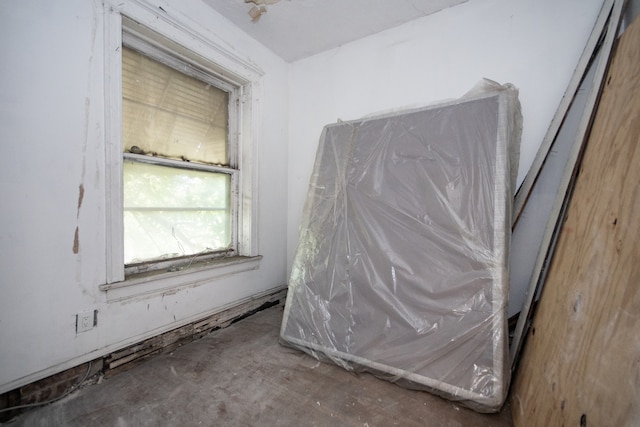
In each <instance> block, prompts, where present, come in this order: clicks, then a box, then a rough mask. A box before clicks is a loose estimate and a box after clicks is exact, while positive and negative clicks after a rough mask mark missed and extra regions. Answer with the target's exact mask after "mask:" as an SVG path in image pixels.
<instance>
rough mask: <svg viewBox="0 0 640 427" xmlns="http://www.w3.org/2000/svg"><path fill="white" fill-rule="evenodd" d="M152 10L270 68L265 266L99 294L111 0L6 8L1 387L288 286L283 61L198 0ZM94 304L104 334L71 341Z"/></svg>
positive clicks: (0, 65)
mask: <svg viewBox="0 0 640 427" xmlns="http://www.w3.org/2000/svg"><path fill="white" fill-rule="evenodd" d="M129 1H130V0H122V2H129ZM149 3H150V4H151V5H152V6H153V8H154V9H155V10H159V9H158V6H163V8H164V9H165V10H168V11H170V13H176V14H179V15H180V19H181V20H182V21H183V22H187V23H190V26H191V27H192V28H199V27H200V26H201V27H206V28H208V29H209V30H207V31H206V32H205V34H204V36H205V37H206V38H209V39H210V40H214V41H216V43H217V44H218V45H222V46H223V48H224V49H225V50H227V51H229V52H231V53H232V54H234V55H238V56H239V57H241V58H242V59H245V60H247V61H251V62H253V63H254V64H256V66H257V67H259V68H261V69H262V70H263V71H264V73H265V74H264V76H263V79H262V100H261V105H262V113H261V114H262V120H261V122H260V123H259V129H260V132H261V146H260V147H259V148H258V153H259V154H258V159H257V163H258V167H259V178H260V179H259V181H260V184H259V189H258V190H259V191H258V195H257V196H258V198H259V214H258V224H259V227H260V228H259V251H260V254H262V255H264V259H263V260H262V261H261V264H260V268H259V269H258V270H255V271H250V272H246V273H240V274H236V275H234V276H231V277H226V278H223V279H218V280H215V281H212V282H210V283H204V284H200V285H199V286H196V287H192V288H188V289H183V290H180V291H178V292H177V293H175V294H173V295H165V296H155V297H148V298H139V299H135V300H128V301H125V302H117V303H107V302H106V296H105V294H104V292H102V291H100V290H99V289H98V286H99V285H100V284H103V283H105V274H106V272H105V270H106V269H105V264H106V263H105V251H106V248H105V168H106V165H105V141H104V129H105V125H106V123H105V119H104V116H105V114H104V108H103V107H104V83H103V82H104V64H103V55H104V53H103V46H104V28H103V9H102V2H101V1H99V0H94V1H87V0H21V1H13V2H1V3H0V39H1V40H2V43H0V58H1V59H0V76H1V79H0V141H1V144H2V154H1V157H0V200H1V201H0V203H1V206H2V207H1V209H0V392H4V391H7V390H10V389H12V388H14V387H17V386H20V385H23V384H25V383H28V382H31V381H34V380H37V379H39V378H42V377H44V376H47V375H49V374H52V373H55V372H57V371H60V370H63V369H66V368H68V367H70V366H74V365H76V364H79V363H82V362H84V361H87V360H89V359H92V358H94V357H99V356H101V355H103V354H105V352H107V351H109V350H114V349H116V348H118V347H122V346H126V345H128V344H129V343H132V342H136V341H138V340H140V339H144V338H147V337H149V336H151V335H153V334H157V333H160V332H163V331H166V330H169V329H172V328H174V327H177V326H179V325H181V324H185V323H188V322H189V321H192V320H196V319H197V318H199V317H203V316H205V315H207V314H209V313H211V312H213V311H215V310H216V309H219V308H220V307H223V306H225V305H227V304H229V303H232V302H234V301H238V300H241V299H243V298H246V297H249V296H251V295H254V294H256V293H260V292H263V291H266V290H269V289H273V288H277V287H279V286H282V285H284V284H285V282H286V277H285V271H286V244H285V235H286V232H287V230H286V214H285V212H284V209H283V206H286V204H287V196H286V192H285V191H282V189H283V188H286V186H287V184H286V179H287V170H286V167H285V166H284V165H286V161H287V155H288V152H287V138H288V137H287V132H288V129H287V126H286V123H287V120H288V117H287V99H288V95H287V91H288V65H287V64H286V63H285V62H284V61H282V60H281V59H280V58H278V57H277V56H275V55H274V54H272V53H271V52H270V51H268V50H267V49H265V48H264V47H262V46H261V45H259V44H258V43H257V42H255V41H254V40H252V39H250V38H249V37H247V36H246V35H245V34H244V33H242V32H240V31H239V30H238V29H237V28H235V27H234V26H232V25H231V24H229V23H228V21H226V20H224V19H223V18H221V17H220V16H219V15H217V14H216V13H214V12H213V11H212V10H211V9H210V8H209V7H207V6H205V5H204V4H203V3H201V2H200V1H199V0H186V1H180V2H177V1H174V2H171V5H170V6H169V5H167V4H166V3H164V2H163V1H162V0H150V1H149ZM158 13H162V12H158ZM81 184H82V185H83V186H84V189H85V193H84V199H83V201H82V205H81V207H80V208H78V194H79V186H80V185H81ZM76 227H78V230H79V232H78V236H79V251H78V253H77V254H75V253H74V251H73V244H74V235H75V230H76ZM94 309H97V310H99V323H98V326H97V328H95V329H94V330H92V331H88V332H85V333H81V334H78V335H76V333H75V314H76V313H78V312H80V311H85V310H94Z"/></svg>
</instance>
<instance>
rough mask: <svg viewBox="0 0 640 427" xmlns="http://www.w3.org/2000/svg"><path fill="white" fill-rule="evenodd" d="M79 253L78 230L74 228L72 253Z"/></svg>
mask: <svg viewBox="0 0 640 427" xmlns="http://www.w3.org/2000/svg"><path fill="white" fill-rule="evenodd" d="M79 251H80V230H79V229H78V227H76V232H75V234H74V236H73V253H74V254H77V253H78V252H79Z"/></svg>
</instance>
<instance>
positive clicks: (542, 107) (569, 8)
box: [287, 0, 602, 269]
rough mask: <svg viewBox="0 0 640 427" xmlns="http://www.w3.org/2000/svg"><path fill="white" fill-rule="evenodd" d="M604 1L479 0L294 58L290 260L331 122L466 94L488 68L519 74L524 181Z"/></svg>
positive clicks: (492, 74)
mask: <svg viewBox="0 0 640 427" xmlns="http://www.w3.org/2000/svg"><path fill="white" fill-rule="evenodd" d="M601 4H602V0H563V1H560V2H558V1H557V0H520V1H511V0H483V1H470V2H467V3H465V4H462V5H460V6H456V7H453V8H450V9H446V10H444V11H441V12H439V13H436V14H434V15H430V16H426V17H424V18H421V19H418V20H415V21H412V22H410V23H408V24H405V25H402V26H400V27H396V28H394V29H391V30H388V31H384V32H382V33H378V34H376V35H373V36H370V37H367V38H365V39H362V40H359V41H356V42H353V43H349V44H347V45H344V46H342V47H340V48H337V49H334V50H331V51H328V52H324V53H321V54H318V55H315V56H313V57H310V58H307V59H303V60H300V61H297V62H294V63H293V64H292V66H291V70H290V73H291V74H290V79H291V84H290V94H291V97H290V111H291V114H290V119H289V138H290V140H289V158H290V159H292V161H290V162H289V192H288V197H289V205H288V220H289V224H288V234H287V236H288V246H287V247H288V253H289V255H288V262H289V264H288V269H290V268H291V261H292V259H293V255H294V253H295V248H296V243H297V240H298V226H299V224H300V218H301V215H302V209H303V204H304V200H305V197H306V194H307V186H308V182H309V178H310V174H311V170H312V166H313V161H314V156H315V151H316V148H317V143H318V137H319V136H320V132H321V131H322V127H323V126H324V125H325V124H328V123H333V122H336V120H337V119H342V120H351V119H357V118H360V117H362V116H365V115H369V114H372V113H375V112H379V111H384V110H390V109H397V108H402V107H407V106H413V107H415V106H421V105H426V104H430V103H434V102H436V101H440V100H444V99H450V98H457V97H460V96H462V95H463V94H464V93H465V92H467V91H468V90H469V89H471V87H472V86H473V85H474V84H475V83H476V82H478V81H479V80H480V79H481V78H483V77H486V78H489V79H492V80H495V81H498V82H500V83H506V82H510V83H513V84H515V85H516V86H517V87H518V88H519V90H520V102H521V104H522V113H523V116H524V129H523V136H522V148H521V158H520V170H519V174H518V182H519V183H520V182H521V181H522V179H523V178H524V176H525V174H526V171H527V170H528V168H529V166H530V165H531V162H532V161H533V158H534V156H535V153H536V151H537V149H538V146H539V144H540V142H541V141H542V139H543V137H544V134H545V132H546V130H547V127H548V125H549V123H550V121H551V118H552V117H553V114H554V113H555V110H556V108H557V106H558V103H559V102H560V99H561V98H562V95H563V93H564V90H565V88H566V86H567V84H568V82H569V80H570V78H571V75H572V73H573V70H574V67H575V65H576V64H577V62H578V59H579V58H580V55H581V53H582V50H583V48H584V45H585V43H586V40H587V38H588V36H589V34H590V33H591V29H592V27H593V24H594V22H595V20H596V17H597V15H598V12H599V10H600V6H601ZM329 25H330V24H329ZM293 159H295V161H293Z"/></svg>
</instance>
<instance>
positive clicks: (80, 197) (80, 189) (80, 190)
mask: <svg viewBox="0 0 640 427" xmlns="http://www.w3.org/2000/svg"><path fill="white" fill-rule="evenodd" d="M83 199H84V185H82V184H80V185H79V186H78V212H77V213H76V218H78V217H79V216H80V207H81V206H82V200H83Z"/></svg>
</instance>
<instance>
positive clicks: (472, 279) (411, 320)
mask: <svg viewBox="0 0 640 427" xmlns="http://www.w3.org/2000/svg"><path fill="white" fill-rule="evenodd" d="M521 128H522V126H521V116H520V106H519V102H518V92H517V89H515V88H514V87H513V86H512V85H510V84H507V85H504V86H501V85H498V84H497V83H494V82H490V81H488V80H484V81H482V82H481V83H480V84H478V85H477V86H476V87H475V88H474V89H473V90H472V91H470V92H469V93H468V94H467V95H465V96H464V97H463V98H461V99H459V100H456V101H454V102H448V103H443V104H439V105H435V106H431V107H428V108H421V109H417V110H411V111H405V112H398V113H393V114H389V115H385V116H380V117H373V118H367V119H363V120H356V121H351V122H342V123H337V124H332V125H328V126H326V127H325V129H324V130H323V133H322V136H321V138H320V144H319V147H318V152H317V156H316V162H315V166H314V170H313V174H312V176H311V183H310V187H309V194H308V197H307V201H306V204H305V208H304V214H303V221H302V225H301V228H300V241H299V244H298V248H297V252H296V256H295V259H294V264H293V269H292V272H291V278H290V282H289V293H288V295H287V302H286V306H285V313H284V318H283V323H282V329H281V340H282V341H283V342H284V343H285V344H287V345H290V346H293V347H295V348H298V349H301V350H303V351H305V352H307V353H309V354H311V355H313V356H314V357H316V358H318V359H321V360H330V361H333V362H335V363H337V364H338V365H340V366H342V367H344V368H346V369H349V370H366V371H370V372H372V373H374V374H375V375H377V376H379V377H381V378H384V379H387V380H390V381H394V382H398V383H399V384H401V385H404V386H407V387H411V388H418V389H424V390H428V391H431V392H434V393H437V394H440V395H442V396H444V397H447V398H449V399H452V400H456V401H460V402H461V403H463V404H465V405H467V406H469V407H471V408H473V409H476V410H478V411H482V412H492V411H497V410H498V409H499V408H500V407H501V406H502V404H503V402H504V399H505V397H506V392H507V389H508V381H509V375H508V357H507V355H508V351H507V324H506V303H507V295H508V284H509V276H508V265H509V263H508V254H509V240H510V233H511V230H510V224H511V203H512V198H513V189H514V186H515V177H516V172H517V159H518V151H519V150H518V149H519V143H520V134H521Z"/></svg>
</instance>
